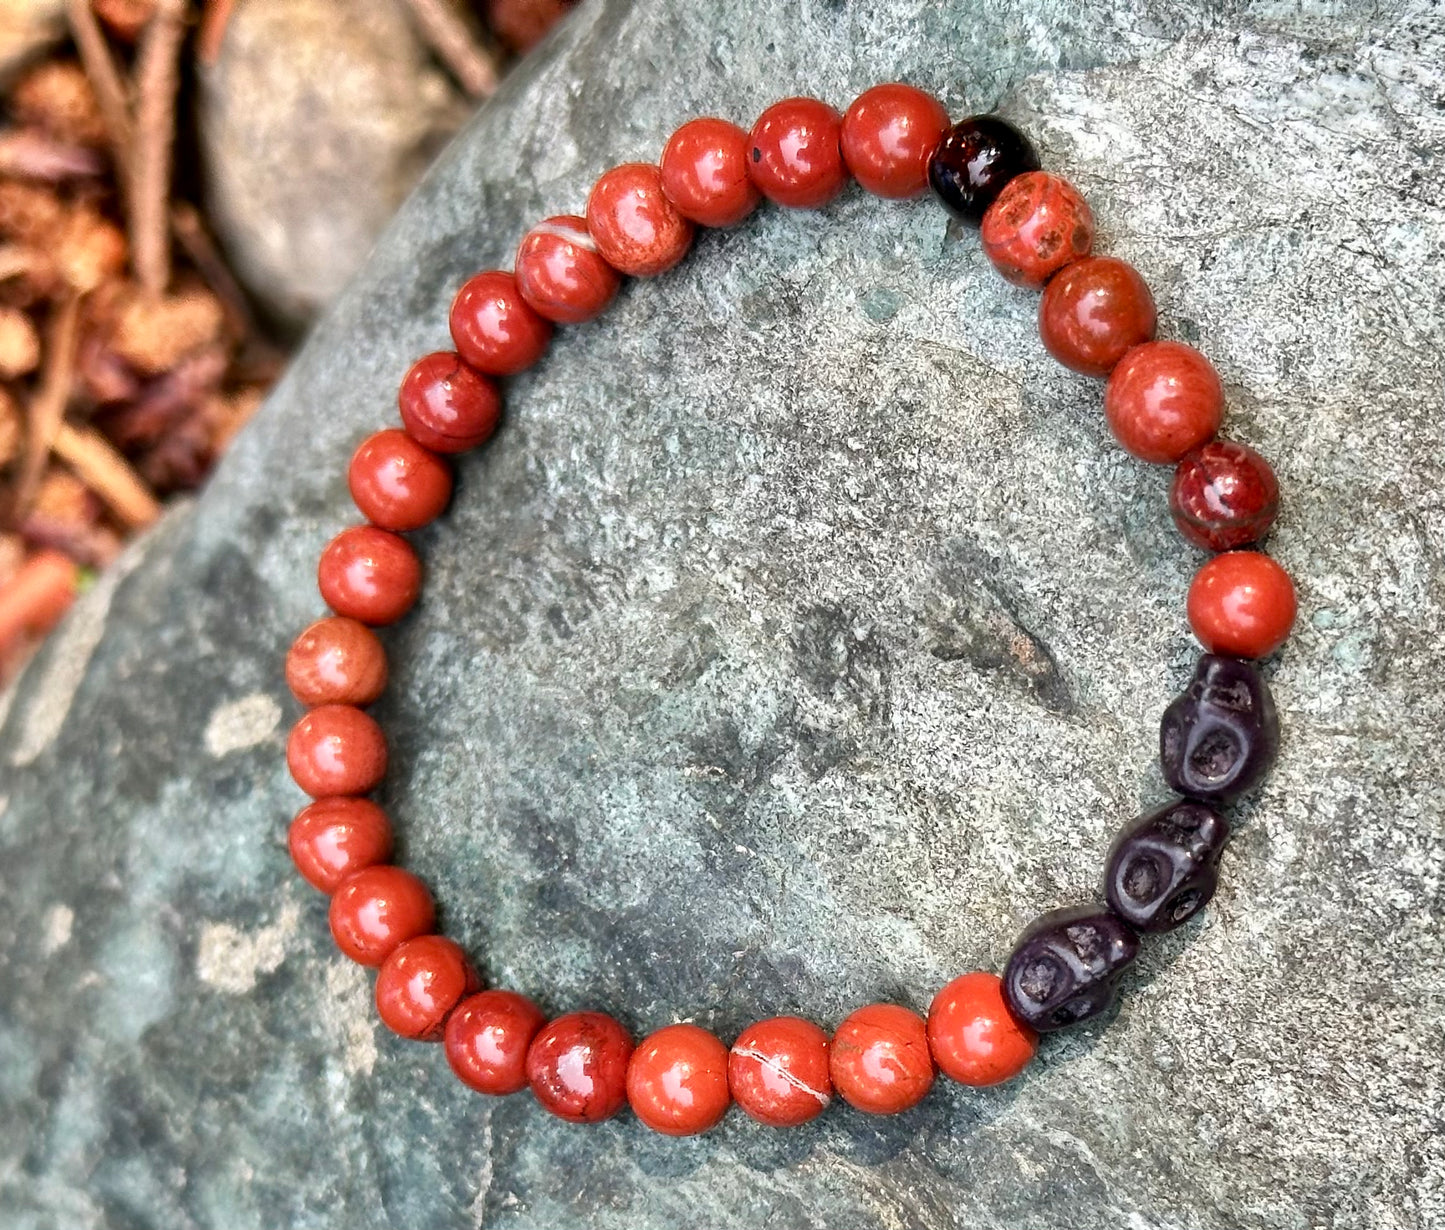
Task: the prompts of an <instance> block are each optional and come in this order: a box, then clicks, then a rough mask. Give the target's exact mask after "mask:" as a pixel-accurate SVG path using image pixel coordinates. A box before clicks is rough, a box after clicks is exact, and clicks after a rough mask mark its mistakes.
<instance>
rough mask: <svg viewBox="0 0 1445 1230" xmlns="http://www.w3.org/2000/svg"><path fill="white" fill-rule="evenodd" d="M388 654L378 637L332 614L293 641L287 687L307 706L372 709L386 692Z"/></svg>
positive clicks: (362, 625) (288, 655)
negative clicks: (351, 706) (373, 704)
mask: <svg viewBox="0 0 1445 1230" xmlns="http://www.w3.org/2000/svg"><path fill="white" fill-rule="evenodd" d="M386 677H387V666H386V651H385V650H384V649H383V648H382V647H381V641H380V640H379V639H378V638H377V635H376V633H375V632H373V631H372V630H371V629H370V628H368V627H367V626H366V625H365V624H363V623H359V622H358V621H357V620H354V619H347V618H346V617H345V616H342V615H328V616H327V617H326V618H325V619H318V620H317V621H316V622H315V623H314V624H312V625H311V626H310V627H309V628H307V629H306V630H305V631H304V632H302V633H301V635H300V636H298V637H297V638H296V639H295V640H294V641H292V642H291V648H290V650H289V651H288V652H287V654H286V686H287V687H289V688H290V689H291V694H292V695H293V696H295V697H296V699H297V700H299V701H300V702H301V703H302V704H303V705H306V706H308V707H313V708H314V707H315V706H316V705H369V704H371V702H372V701H374V700H376V699H377V697H379V696H380V695H381V694H382V692H383V691H385V690H386Z"/></svg>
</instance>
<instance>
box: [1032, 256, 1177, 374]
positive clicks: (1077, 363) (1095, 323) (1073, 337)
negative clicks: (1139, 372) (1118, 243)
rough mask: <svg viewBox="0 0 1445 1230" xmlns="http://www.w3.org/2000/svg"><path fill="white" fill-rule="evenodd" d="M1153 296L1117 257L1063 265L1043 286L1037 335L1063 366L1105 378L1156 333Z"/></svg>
mask: <svg viewBox="0 0 1445 1230" xmlns="http://www.w3.org/2000/svg"><path fill="white" fill-rule="evenodd" d="M1154 325H1155V312H1154V297H1153V296H1152V295H1151V294H1150V293H1149V287H1148V286H1147V285H1145V282H1144V279H1143V278H1141V277H1140V276H1139V274H1138V272H1137V271H1136V270H1135V268H1134V266H1133V265H1131V264H1129V263H1128V262H1127V261H1121V260H1119V259H1118V258H1116V257H1113V256H1086V257H1084V258H1083V259H1082V260H1077V261H1074V262H1073V263H1071V264H1068V265H1065V266H1064V267H1063V268H1062V269H1061V270H1059V272H1058V273H1056V274H1055V275H1054V276H1053V277H1052V278H1051V279H1050V280H1049V284H1048V285H1047V286H1046V287H1044V295H1043V298H1042V299H1041V300H1040V301H1039V335H1040V336H1041V337H1042V338H1043V342H1044V346H1045V348H1046V349H1047V350H1048V352H1049V353H1050V354H1051V355H1053V356H1054V358H1056V359H1057V360H1058V361H1059V362H1060V363H1062V364H1063V365H1064V366H1065V367H1067V368H1071V369H1072V370H1073V371H1076V372H1082V373H1083V374H1084V375H1086V376H1107V375H1108V374H1109V373H1110V372H1111V371H1113V370H1114V365H1115V364H1116V363H1118V361H1119V360H1120V359H1122V358H1123V357H1124V355H1125V353H1126V352H1127V351H1128V350H1129V349H1130V348H1131V347H1133V346H1137V345H1139V344H1140V343H1141V342H1147V341H1148V340H1149V339H1150V338H1151V337H1153V336H1154Z"/></svg>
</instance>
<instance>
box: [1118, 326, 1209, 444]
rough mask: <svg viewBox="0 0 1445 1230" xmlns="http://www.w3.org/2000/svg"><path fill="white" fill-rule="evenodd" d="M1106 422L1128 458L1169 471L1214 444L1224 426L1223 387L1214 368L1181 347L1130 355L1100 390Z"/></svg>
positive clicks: (1148, 348)
mask: <svg viewBox="0 0 1445 1230" xmlns="http://www.w3.org/2000/svg"><path fill="white" fill-rule="evenodd" d="M1104 417H1105V418H1107V419H1108V421H1109V430H1110V431H1112V432H1113V433H1114V438H1115V439H1116V440H1118V441H1119V443H1120V444H1122V445H1123V446H1124V448H1125V450H1126V451H1127V452H1130V453H1132V454H1133V455H1134V456H1135V457H1138V458H1139V459H1140V460H1141V461H1153V462H1156V463H1158V464H1160V465H1173V464H1174V463H1175V462H1176V461H1178V460H1179V459H1180V458H1181V457H1183V456H1184V454H1185V453H1188V452H1190V451H1192V450H1193V449H1196V448H1198V447H1199V446H1200V445H1201V444H1204V443H1206V442H1207V441H1209V440H1212V439H1214V436H1215V433H1216V432H1218V430H1219V425H1220V424H1221V423H1222V422H1223V421H1224V385H1223V384H1222V383H1221V382H1220V379H1219V374H1218V373H1217V372H1216V371H1215V370H1214V365H1213V364H1211V363H1210V362H1209V360H1208V359H1206V358H1205V357H1204V356H1203V355H1202V354H1200V353H1199V351H1197V350H1195V349H1194V347H1193V346H1186V345H1185V344H1184V343H1183V342H1145V343H1144V344H1143V345H1142V346H1135V347H1134V349H1133V350H1131V351H1129V352H1128V353H1127V354H1126V355H1125V356H1124V357H1123V358H1122V359H1120V360H1119V364H1118V366H1117V367H1115V368H1114V371H1113V373H1112V374H1111V375H1110V376H1109V383H1108V385H1107V386H1106V387H1105V389H1104Z"/></svg>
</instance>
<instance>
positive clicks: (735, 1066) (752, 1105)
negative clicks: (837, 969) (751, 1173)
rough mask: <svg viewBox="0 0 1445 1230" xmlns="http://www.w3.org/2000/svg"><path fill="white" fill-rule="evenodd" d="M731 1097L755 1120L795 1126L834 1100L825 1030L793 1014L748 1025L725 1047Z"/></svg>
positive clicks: (817, 1114)
mask: <svg viewBox="0 0 1445 1230" xmlns="http://www.w3.org/2000/svg"><path fill="white" fill-rule="evenodd" d="M728 1086H729V1088H730V1089H731V1091H732V1095H733V1100H734V1101H736V1102H737V1104H738V1105H739V1106H740V1107H742V1109H743V1111H744V1112H745V1113H747V1114H748V1115H750V1116H752V1118H754V1119H756V1120H757V1121H758V1122H759V1123H765V1124H767V1125H768V1126H769V1127H797V1126H798V1125H799V1124H801V1123H807V1122H808V1121H809V1120H810V1119H816V1118H817V1117H818V1116H819V1115H820V1114H822V1113H823V1111H824V1109H825V1108H826V1107H827V1105H828V1103H829V1102H831V1101H832V1100H833V1084H832V1081H831V1080H830V1079H829V1076H828V1035H827V1034H826V1033H824V1032H823V1031H822V1030H821V1029H819V1028H818V1027H817V1026H816V1025H814V1024H813V1022H812V1021H805V1020H803V1019H802V1018H801V1017H796V1016H775V1017H769V1018H768V1019H767V1020H766V1021H758V1022H757V1023H756V1024H755V1025H749V1026H748V1027H747V1028H746V1029H745V1030H743V1032H742V1033H741V1034H739V1035H738V1039H737V1041H736V1042H734V1043H733V1045H732V1049H731V1051H729V1052H728Z"/></svg>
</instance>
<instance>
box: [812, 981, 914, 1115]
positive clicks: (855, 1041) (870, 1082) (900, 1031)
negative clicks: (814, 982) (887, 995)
mask: <svg viewBox="0 0 1445 1230" xmlns="http://www.w3.org/2000/svg"><path fill="white" fill-rule="evenodd" d="M828 1066H829V1075H830V1076H831V1077H832V1078H833V1088H834V1089H836V1090H837V1091H838V1092H839V1093H840V1094H842V1096H843V1100H844V1101H846V1102H847V1103H848V1104H849V1105H850V1106H855V1107H857V1109H859V1110H862V1111H867V1112H868V1113H869V1114H872V1115H896V1114H897V1113H898V1112H899V1111H903V1110H907V1109H908V1108H909V1107H910V1106H916V1105H917V1104H918V1103H919V1102H920V1101H922V1100H923V1095H924V1094H926V1093H927V1092H928V1091H929V1089H930V1088H931V1087H932V1086H933V1055H932V1054H931V1053H930V1051H929V1049H928V1030H927V1027H926V1026H925V1025H924V1022H923V1018H922V1017H921V1016H919V1015H918V1014H917V1013H916V1012H910V1011H909V1010H908V1009H907V1008H902V1007H899V1005H897V1004H869V1005H868V1006H867V1007H866V1008H859V1009H858V1011H857V1012H855V1013H853V1015H852V1016H850V1017H849V1018H848V1019H847V1020H845V1021H844V1022H843V1023H842V1024H841V1025H839V1026H838V1029H837V1032H836V1033H834V1035H833V1044H832V1046H831V1047H830V1048H829V1052H828Z"/></svg>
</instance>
